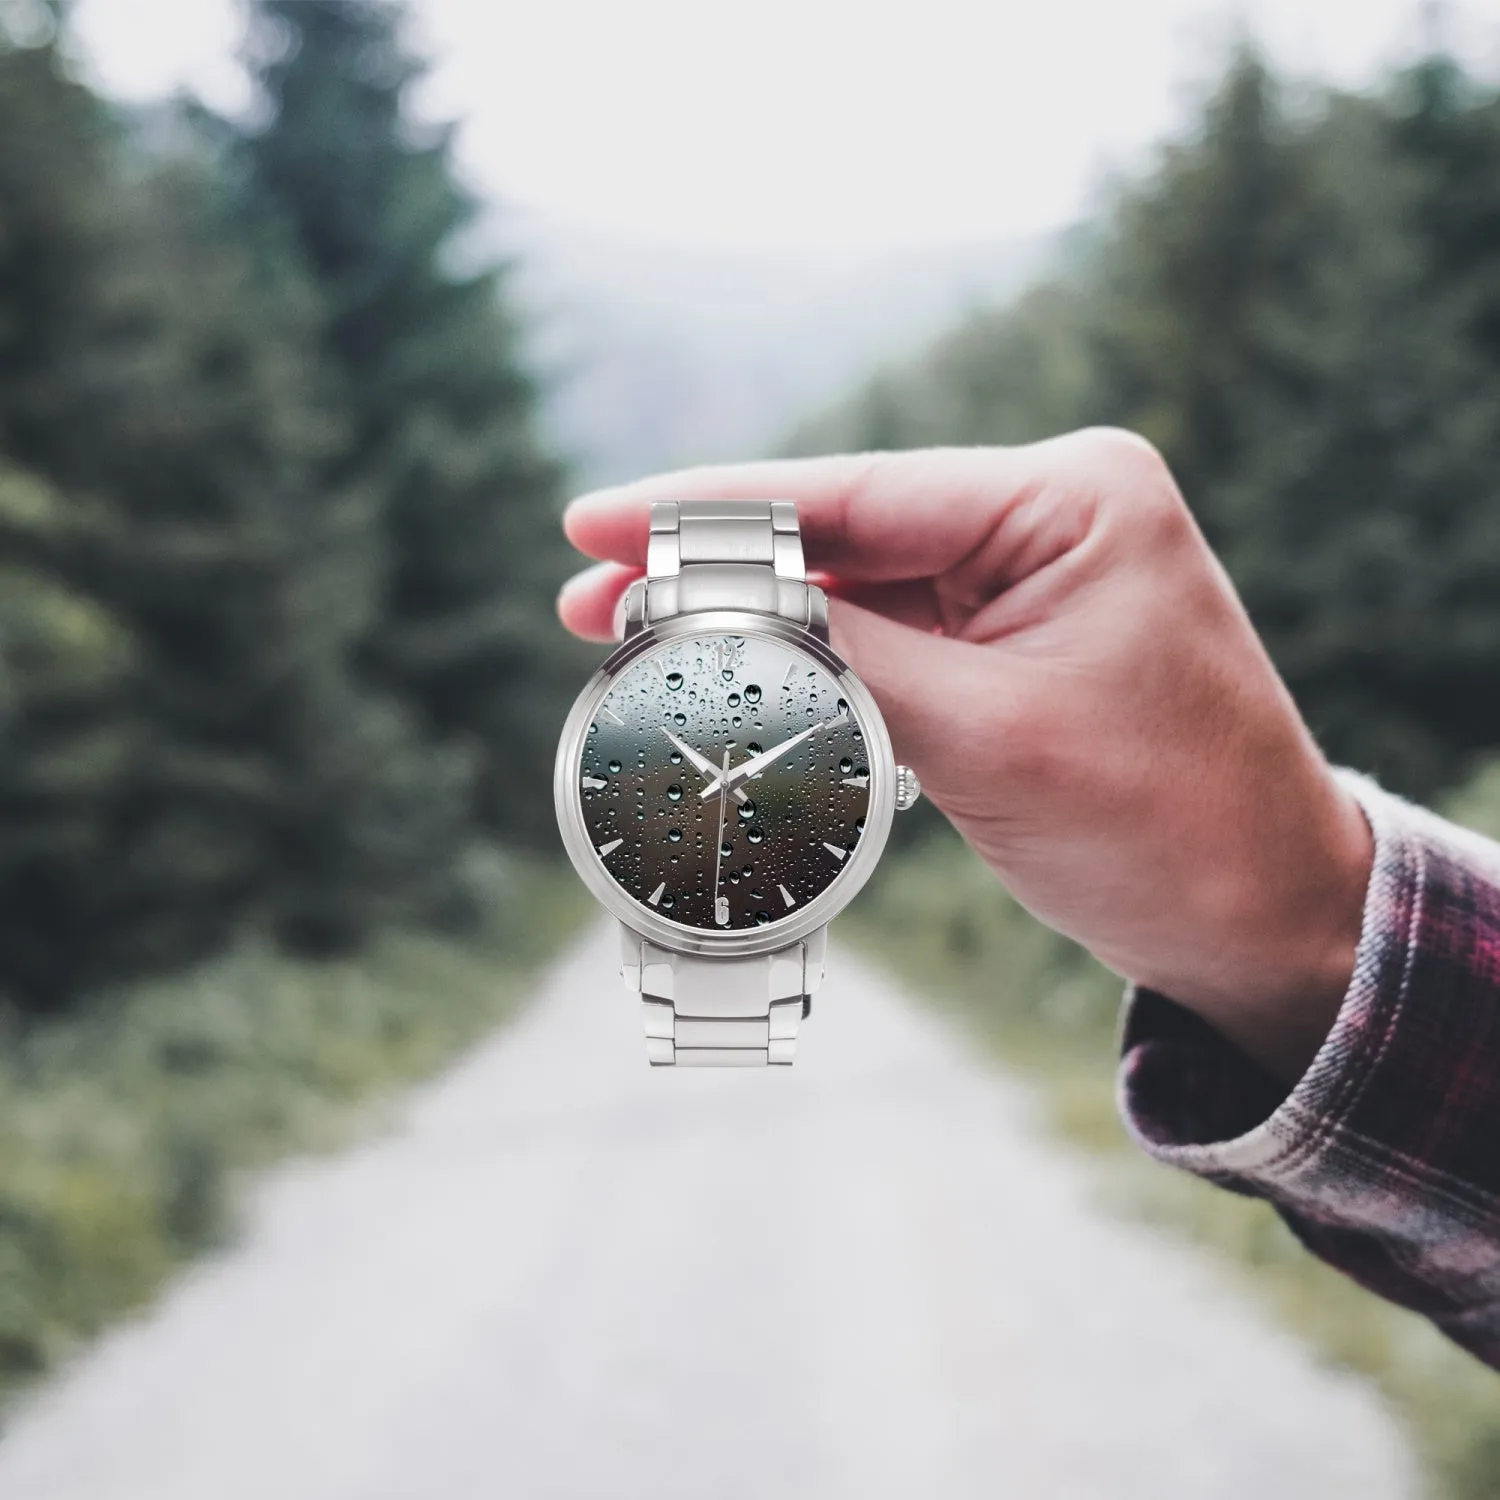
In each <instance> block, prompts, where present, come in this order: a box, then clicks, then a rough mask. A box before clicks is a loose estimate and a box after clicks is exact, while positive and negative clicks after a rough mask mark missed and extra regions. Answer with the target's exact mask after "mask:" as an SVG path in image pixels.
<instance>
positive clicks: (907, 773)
mask: <svg viewBox="0 0 1500 1500" xmlns="http://www.w3.org/2000/svg"><path fill="white" fill-rule="evenodd" d="M921 795H922V783H921V782H920V781H918V780H917V773H916V772H915V771H913V770H912V768H911V767H910V766H897V767H896V811H897V812H905V811H906V810H907V808H909V807H913V806H915V805H916V801H917V798H918V797H920V796H921Z"/></svg>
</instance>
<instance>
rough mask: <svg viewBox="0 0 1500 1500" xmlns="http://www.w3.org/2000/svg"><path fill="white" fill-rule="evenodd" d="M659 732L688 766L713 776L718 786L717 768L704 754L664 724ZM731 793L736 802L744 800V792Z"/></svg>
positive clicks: (700, 773)
mask: <svg viewBox="0 0 1500 1500" xmlns="http://www.w3.org/2000/svg"><path fill="white" fill-rule="evenodd" d="M661 732H662V733H663V734H664V735H666V737H667V738H668V739H669V740H671V742H672V744H673V746H674V747H675V748H676V750H677V752H678V753H679V754H680V755H682V756H684V757H685V758H686V760H687V763H688V764H689V765H690V766H692V768H693V769H694V770H695V771H696V772H697V773H698V774H699V775H700V776H711V777H713V778H714V786H715V787H717V786H718V784H719V783H718V775H719V768H718V767H717V766H716V765H715V764H714V763H713V762H712V761H711V760H710V759H709V758H708V757H707V756H706V755H700V754H699V753H698V752H697V751H696V750H694V749H693V747H692V746H691V745H690V744H688V742H687V741H686V740H685V739H683V738H682V737H681V736H680V735H675V734H673V733H672V731H671V730H670V729H668V728H667V726H666V725H665V724H663V725H662V727H661ZM704 795H705V796H707V795H708V794H707V793H706V792H705V793H704ZM731 795H732V796H733V797H734V800H735V801H736V802H743V801H745V800H746V799H745V794H744V793H743V792H740V791H736V792H733V793H732V794H731Z"/></svg>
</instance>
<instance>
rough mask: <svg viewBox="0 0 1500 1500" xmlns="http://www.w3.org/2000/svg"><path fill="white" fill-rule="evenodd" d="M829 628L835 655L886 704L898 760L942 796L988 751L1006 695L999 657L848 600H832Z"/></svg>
mask: <svg viewBox="0 0 1500 1500" xmlns="http://www.w3.org/2000/svg"><path fill="white" fill-rule="evenodd" d="M828 624H829V635H830V638H831V643H832V645H833V649H834V650H835V651H836V652H838V654H839V655H840V656H842V657H843V659H844V660H845V661H846V662H848V663H849V665H850V666H851V667H852V668H853V669H854V671H855V673H856V674H857V675H858V676H859V678H860V679H861V680H862V681H863V682H864V684H865V686H866V687H868V688H869V690H870V691H871V693H873V694H874V696H875V701H876V703H878V704H879V705H880V712H881V715H882V716H883V717H884V719H885V723H886V728H887V729H888V730H889V731H890V735H891V746H892V748H893V749H894V751H895V753H896V759H897V760H898V761H900V762H901V763H902V764H903V765H909V766H911V767H912V769H913V770H914V771H916V773H917V776H918V777H919V778H920V779H921V781H922V782H923V783H924V784H925V785H927V786H928V787H929V788H930V790H931V791H932V792H933V793H934V794H935V795H937V796H939V797H940V796H941V794H942V792H943V790H944V789H945V788H947V787H949V786H954V785H956V784H957V783H958V780H959V778H960V776H961V773H962V768H963V767H964V766H966V765H967V766H969V767H971V768H972V767H973V766H974V765H975V763H976V761H977V760H979V759H980V756H981V754H982V752H983V751H984V749H985V746H984V745H982V744H981V743H979V740H980V739H981V726H982V725H983V724H984V723H985V722H986V720H988V719H990V718H991V714H992V707H993V699H995V698H997V697H1000V696H1001V695H1002V694H1003V692H1004V688H1003V684H1002V683H1000V682H997V681H994V679H995V678H996V676H997V674H996V672H995V670H994V653H993V652H992V651H990V650H987V649H986V648H985V647H983V646H977V645H973V644H971V643H970V642H968V641H955V640H950V639H948V638H947V637H945V636H940V635H935V634H932V633H930V632H928V631H924V630H917V629H915V628H913V627H912V626H910V625H903V624H901V623H899V622H898V621H895V620H891V619H888V618H887V617H886V616H884V615H879V614H875V613H874V612H873V611H871V610H868V609H864V608H861V606H859V605H857V604H851V603H850V602H849V601H848V600H846V599H831V600H830V601H829V606H828ZM987 710H989V711H987ZM990 748H991V749H992V748H993V747H990Z"/></svg>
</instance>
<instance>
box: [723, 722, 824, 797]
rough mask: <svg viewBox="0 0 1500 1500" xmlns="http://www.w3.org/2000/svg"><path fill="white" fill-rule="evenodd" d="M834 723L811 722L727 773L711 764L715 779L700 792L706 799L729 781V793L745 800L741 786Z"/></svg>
mask: <svg viewBox="0 0 1500 1500" xmlns="http://www.w3.org/2000/svg"><path fill="white" fill-rule="evenodd" d="M832 723H833V720H832V719H824V720H823V721H822V722H821V723H819V724H809V725H808V726H807V728H806V729H804V730H801V731H800V732H799V733H797V734H794V735H793V736H792V737H791V738H790V739H786V740H783V741H782V742H781V743H780V744H779V745H772V746H771V748H770V749H769V750H762V751H761V752H760V754H759V755H752V756H751V757H750V759H749V760H746V761H741V762H740V764H739V765H737V766H736V767H735V768H734V770H732V771H730V772H728V773H727V774H721V773H720V771H719V769H718V767H717V766H710V767H709V770H710V771H712V772H713V780H712V781H710V782H709V784H708V785H707V786H706V787H704V788H703V790H702V791H701V792H699V793H698V795H699V796H700V797H703V798H705V799H707V798H709V797H711V796H713V794H714V793H715V792H717V791H718V790H719V787H720V785H721V784H724V783H727V784H728V787H729V795H730V796H731V797H735V798H737V799H738V800H739V801H741V802H743V801H744V800H745V794H744V793H743V792H742V791H741V790H740V787H741V786H742V785H743V784H744V783H745V782H747V781H749V780H750V779H751V778H752V777H754V776H759V775H760V774H761V772H762V771H764V770H765V769H766V767H767V766H770V765H772V764H773V763H774V762H776V761H778V760H780V759H781V757H782V756H783V755H785V754H786V753H787V751H788V750H791V749H794V748H795V747H796V746H798V745H800V744H801V743H802V741H803V740H805V739H806V738H807V737H808V736H809V735H811V734H816V733H817V732H818V731H819V730H820V729H827V728H828V726H829V725H830V724H832Z"/></svg>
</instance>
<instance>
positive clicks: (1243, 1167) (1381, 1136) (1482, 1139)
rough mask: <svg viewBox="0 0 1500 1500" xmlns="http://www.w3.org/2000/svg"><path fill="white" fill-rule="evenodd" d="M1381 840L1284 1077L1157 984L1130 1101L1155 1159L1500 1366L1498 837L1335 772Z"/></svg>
mask: <svg viewBox="0 0 1500 1500" xmlns="http://www.w3.org/2000/svg"><path fill="white" fill-rule="evenodd" d="M1340 774H1341V775H1343V776H1345V777H1346V783H1347V784H1348V785H1349V786H1350V787H1351V789H1352V790H1353V792H1354V794H1355V795H1356V796H1357V797H1358V798H1359V801H1360V805H1361V806H1362V807H1363V808H1364V811H1365V815H1366V817H1367V818H1368V820H1369V822H1370V826H1371V829H1372V831H1373V833H1374V840H1375V862H1374V868H1373V871H1372V873H1371V877H1370V887H1369V892H1368V894H1367V897H1366V901H1365V911H1364V921H1363V928H1362V932H1361V936H1360V942H1359V948H1358V951H1357V956H1356V960H1355V967H1354V978H1353V980H1352V981H1351V983H1350V986H1349V990H1348V993H1347V994H1346V995H1345V997H1344V1002H1343V1005H1342V1007H1341V1009H1340V1011H1339V1015H1338V1019H1337V1020H1336V1021H1335V1023H1334V1026H1333V1030H1332V1031H1331V1032H1330V1033H1329V1035H1328V1038H1327V1040H1326V1041H1325V1042H1324V1044H1323V1047H1322V1049H1321V1050H1320V1051H1319V1053H1318V1055H1317V1057H1316V1058H1314V1060H1313V1062H1312V1065H1311V1066H1310V1067H1309V1069H1308V1070H1307V1073H1306V1074H1305V1075H1304V1076H1303V1077H1302V1078H1301V1079H1300V1080H1299V1081H1298V1083H1297V1084H1296V1085H1295V1086H1294V1087H1293V1088H1292V1089H1291V1090H1290V1092H1288V1091H1287V1089H1286V1088H1285V1086H1284V1085H1281V1084H1278V1083H1277V1082H1276V1081H1275V1080H1274V1079H1272V1078H1271V1077H1270V1076H1269V1075H1267V1074H1266V1073H1264V1072H1263V1071H1262V1070H1261V1069H1260V1068H1259V1067H1257V1065H1256V1064H1254V1063H1253V1062H1251V1061H1250V1060H1249V1059H1248V1058H1246V1057H1245V1056H1244V1055H1243V1054H1242V1053H1240V1052H1238V1051H1237V1050H1236V1049H1235V1048H1234V1047H1232V1046H1231V1045H1230V1044H1229V1043H1228V1042H1226V1041H1225V1040H1224V1039H1223V1038H1222V1037H1220V1036H1219V1035H1218V1033H1217V1032H1215V1031H1213V1030H1212V1029H1211V1028H1210V1027H1209V1026H1208V1025H1206V1024H1205V1023H1204V1022H1202V1021H1200V1020H1198V1019H1197V1018H1196V1017H1195V1016H1193V1015H1191V1014H1190V1013H1189V1012H1187V1011H1186V1010H1184V1009H1182V1008H1181V1007H1180V1006H1178V1005H1175V1004H1174V1003H1173V1002H1172V1001H1171V1000H1170V999H1168V998H1166V997H1165V996H1162V995H1158V994H1154V993H1152V992H1150V991H1146V990H1140V991H1134V992H1132V993H1130V994H1129V995H1128V996H1127V1005H1126V1014H1125V1028H1124V1039H1123V1060H1122V1063H1121V1068H1120V1075H1119V1098H1120V1107H1121V1113H1122V1114H1123V1116H1124V1119H1125V1122H1126V1125H1127V1127H1128V1129H1129V1130H1130V1132H1131V1134H1132V1135H1133V1136H1134V1137H1135V1139H1136V1140H1137V1141H1138V1142H1139V1143H1140V1144H1141V1145H1142V1146H1143V1147H1144V1148H1145V1149H1146V1150H1147V1151H1148V1152H1150V1153H1151V1155H1152V1156H1154V1157H1156V1158H1157V1160H1159V1161H1162V1162H1165V1163H1167V1164H1169V1165H1171V1166H1175V1167H1180V1168H1183V1169H1184V1170H1186V1171H1189V1172H1193V1173H1196V1174H1197V1175H1198V1176H1200V1177H1204V1178H1207V1179H1209V1180H1210V1181H1212V1182H1216V1183H1218V1184H1219V1185H1220V1186H1223V1187H1226V1188H1229V1189H1231V1190H1234V1191H1237V1192H1241V1193H1247V1194H1250V1195H1252V1196H1255V1197H1259V1198H1264V1199H1266V1200H1268V1201H1269V1202H1270V1203H1272V1204H1273V1205H1274V1206H1275V1208H1276V1209H1277V1211H1278V1212H1279V1213H1280V1214H1281V1216H1282V1217H1283V1218H1284V1219H1285V1220H1286V1222H1287V1223H1288V1224H1289V1225H1290V1227H1291V1229H1292V1230H1293V1232H1294V1233H1295V1234H1296V1235H1297V1236H1298V1238H1299V1239H1301V1240H1302V1242H1303V1243H1304V1244H1305V1245H1307V1247H1308V1248H1309V1249H1310V1250H1312V1251H1313V1252H1314V1253H1315V1254H1317V1255H1319V1256H1321V1257H1322V1258H1323V1259H1324V1260H1326V1261H1328V1262H1330V1263H1331V1264H1332V1265H1334V1266H1336V1267H1338V1268H1339V1269H1340V1270H1341V1271H1344V1272H1346V1273H1347V1274H1348V1275H1350V1276H1351V1277H1353V1278H1354V1279H1355V1280H1356V1281H1358V1282H1360V1283H1361V1284H1363V1285H1364V1286H1366V1287H1368V1288H1369V1289H1370V1290H1371V1291H1373V1292H1376V1293H1377V1294H1378V1295H1380V1296H1382V1297H1385V1298H1387V1299H1388V1300H1390V1301H1392V1302H1397V1303H1400V1304H1402V1305H1403V1306H1405V1307H1409V1308H1412V1309H1414V1310H1416V1311H1417V1312H1419V1313H1422V1314H1424V1315H1425V1316H1426V1317H1428V1318H1430V1319H1432V1321H1433V1322H1434V1323H1436V1324H1437V1325H1438V1326H1439V1327H1440V1328H1441V1329H1442V1330H1443V1331H1444V1332H1445V1333H1447V1334H1448V1335H1449V1336H1450V1337H1451V1338H1452V1339H1454V1340H1455V1341H1456V1342H1457V1343H1459V1344H1461V1345H1463V1346H1464V1347H1465V1348H1467V1349H1469V1350H1470V1351H1471V1352H1472V1353H1474V1354H1476V1355H1478V1356H1479V1358H1481V1359H1482V1360H1484V1361H1485V1362H1486V1363H1488V1364H1491V1365H1493V1366H1495V1367H1496V1368H1500V845H1496V844H1493V843H1491V842H1490V841H1489V840H1487V839H1482V838H1480V837H1478V836H1477V835H1475V834H1471V833H1468V832H1467V831H1466V830H1463V829H1459V828H1457V827H1455V826H1453V825H1452V824H1449V823H1445V822H1444V821H1443V820H1442V819H1440V818H1437V817H1436V816H1434V815H1433V814H1431V813H1428V812H1425V811H1423V810H1422V809H1420V808H1416V807H1413V806H1411V805H1410V804H1408V803H1405V802H1402V801H1401V800H1400V799H1398V798H1396V797H1393V796H1391V795H1390V794H1388V793H1386V792H1383V791H1381V790H1380V789H1379V788H1378V787H1376V786H1375V785H1374V784H1373V783H1371V782H1368V781H1366V780H1364V779H1362V778H1359V777H1355V776H1353V775H1348V774H1347V773H1340Z"/></svg>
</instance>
